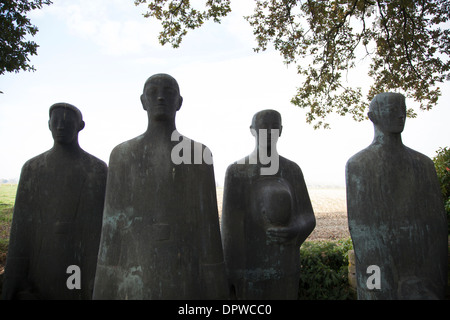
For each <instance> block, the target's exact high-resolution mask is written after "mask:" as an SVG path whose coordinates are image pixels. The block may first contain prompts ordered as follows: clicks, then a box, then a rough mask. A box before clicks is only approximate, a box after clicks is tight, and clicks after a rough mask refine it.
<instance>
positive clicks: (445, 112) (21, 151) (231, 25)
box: [0, 0, 450, 186]
mask: <svg viewBox="0 0 450 320" xmlns="http://www.w3.org/2000/svg"><path fill="white" fill-rule="evenodd" d="M253 4H254V2H253V1H251V0H245V1H243V0H239V1H233V2H232V9H233V14H232V15H230V16H229V17H227V18H225V19H224V20H223V22H222V24H220V25H219V24H214V23H212V22H211V23H207V24H206V25H205V26H203V27H202V28H201V29H198V30H194V31H191V32H190V33H189V34H188V36H187V37H186V38H185V39H184V41H183V42H182V44H181V47H180V48H179V49H173V48H171V47H170V46H164V47H162V46H160V45H159V43H158V41H157V36H158V32H159V30H160V26H159V24H158V23H157V22H152V21H151V20H149V19H145V18H143V17H142V15H141V13H142V12H143V10H144V8H143V7H135V6H134V4H133V0H55V1H54V4H52V5H51V6H48V7H45V8H43V9H42V10H38V11H35V12H33V13H32V14H31V15H30V17H31V19H32V23H33V24H35V25H37V26H38V27H39V33H38V34H37V36H36V37H35V38H34V40H35V41H36V42H37V43H38V44H39V45H40V48H39V49H38V56H34V57H32V59H31V63H32V64H33V65H34V66H35V67H36V69H37V71H36V72H20V73H18V74H6V75H3V76H0V90H1V91H3V92H4V94H0V150H1V151H2V156H1V157H0V178H19V175H20V170H21V167H22V165H23V164H24V162H25V161H26V160H28V159H30V158H31V157H34V156H36V155H38V154H40V153H42V152H44V151H46V150H48V149H50V148H51V147H52V145H53V140H52V137H51V133H50V131H49V130H48V124H47V122H48V109H49V107H50V106H51V105H52V104H53V103H56V102H67V103H71V104H74V105H75V106H77V107H78V108H79V109H80V110H81V111H82V113H83V117H84V120H85V122H86V127H85V129H84V130H83V131H81V132H80V134H79V141H80V145H81V147H82V148H83V149H84V150H86V151H87V152H89V153H91V154H93V155H95V156H97V157H98V158H100V159H102V160H104V161H105V162H106V163H108V161H109V154H110V152H111V150H112V149H113V148H114V147H115V146H116V145H117V144H119V143H121V142H123V141H126V140H129V139H131V138H134V137H136V136H137V135H140V134H141V133H143V132H144V131H145V130H146V127H147V117H146V113H145V111H144V110H143V109H142V105H141V102H140V98H139V97H140V95H141V93H142V88H143V85H144V82H145V80H146V79H147V78H148V77H149V76H151V75H153V74H155V73H160V72H163V73H168V74H171V75H172V76H174V77H175V78H176V79H177V80H178V83H179V85H180V90H181V95H182V96H183V98H184V103H183V106H182V108H181V110H180V111H179V112H178V114H177V119H176V122H177V128H178V131H180V133H182V134H183V135H185V136H187V137H189V138H191V139H194V140H196V141H199V142H201V143H203V144H205V145H207V146H208V147H209V148H210V149H211V151H212V153H213V157H214V167H215V173H216V182H217V183H218V184H219V185H223V180H224V175H225V170H226V168H227V166H228V165H229V164H230V163H232V162H233V161H236V160H238V159H241V158H242V157H244V156H246V155H247V154H249V153H250V152H251V151H252V150H253V147H254V140H253V137H252V136H251V134H250V130H249V126H250V122H251V119H252V116H253V115H254V114H255V113H256V112H258V111H260V110H263V109H275V110H278V111H279V112H280V113H281V115H282V119H283V133H282V135H281V137H280V139H279V142H278V150H279V154H280V155H282V156H284V157H286V158H288V159H290V160H292V161H294V162H296V163H297V164H298V165H299V166H300V167H301V169H302V171H303V174H304V176H305V180H306V182H307V184H308V185H339V186H344V184H345V163H346V162H347V160H348V158H349V157H351V156H352V155H353V154H355V153H356V152H358V151H359V150H361V149H363V148H365V147H366V146H368V145H369V144H370V143H371V141H372V138H373V126H372V124H371V123H370V122H369V121H364V122H361V123H357V122H354V121H353V120H351V119H350V117H348V118H343V117H338V116H336V117H332V118H330V119H329V121H330V123H331V127H332V129H331V130H313V128H312V125H309V124H307V123H306V122H305V114H306V111H305V110H301V109H299V108H297V107H295V106H293V105H291V104H290V99H291V98H292V97H293V96H294V94H295V91H296V88H297V87H299V86H300V85H301V81H300V80H299V77H298V75H297V74H296V70H295V66H290V67H286V66H285V65H284V64H283V61H282V58H281V57H280V55H279V54H278V53H277V52H275V51H273V50H268V51H267V52H264V53H254V52H253V49H252V48H253V47H254V46H255V41H254V38H253V35H252V29H251V27H250V26H249V25H248V24H247V22H246V21H245V20H244V19H243V18H242V16H243V15H246V14H250V13H251V12H252V8H253ZM365 74H366V72H365V70H364V69H363V68H361V69H359V70H356V71H352V72H351V73H350V74H349V81H350V82H351V83H352V84H355V85H362V86H364V85H365V84H366V83H368V82H367V81H368V78H367V77H366V76H365ZM441 88H442V92H443V95H442V97H441V99H440V101H439V104H438V105H437V106H436V107H435V108H434V109H433V110H432V111H430V112H419V117H418V118H417V119H407V122H406V127H405V131H404V132H403V142H404V143H405V145H407V146H409V147H411V148H413V149H415V150H417V151H419V152H422V153H424V154H426V155H427V156H429V157H433V156H434V155H435V152H436V150H437V149H439V147H445V146H449V145H450V141H449V138H450V134H449V133H450V126H449V119H450V106H449V104H450V85H449V83H446V84H445V85H443V86H442V87H441ZM413 103H414V102H413V101H409V100H407V105H408V106H413Z"/></svg>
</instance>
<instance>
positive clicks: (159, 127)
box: [94, 74, 228, 300]
mask: <svg viewBox="0 0 450 320" xmlns="http://www.w3.org/2000/svg"><path fill="white" fill-rule="evenodd" d="M141 101H142V105H143V107H144V109H145V110H146V111H147V116H148V128H147V131H146V132H145V133H143V134H142V135H140V136H138V137H136V138H134V139H131V140H129V141H126V142H124V143H122V144H120V145H118V146H117V147H115V148H114V150H113V151H112V153H111V156H110V162H109V171H108V183H107V187H106V201H105V210H104V217H103V231H102V239H101V245H100V250H99V262H98V267H97V275H96V281H95V289H94V299H139V300H140V299H224V298H226V297H227V296H228V292H227V291H226V290H227V289H226V278H225V265H224V261H223V251H222V243H221V238H220V229H219V217H218V210H217V198H216V189H215V180H214V170H213V165H212V164H211V163H210V160H211V159H210V157H209V158H208V161H198V160H199V159H198V157H197V156H198V152H197V151H198V150H200V154H201V155H202V156H203V155H207V154H210V153H209V150H208V149H207V148H206V147H205V146H204V145H202V144H200V143H198V142H194V141H192V140H190V139H188V138H186V137H184V136H182V135H181V134H179V133H178V131H177V130H176V126H175V116H176V113H177V111H178V110H179V109H180V107H181V105H182V101H183V99H182V97H181V95H180V89H179V86H178V84H177V81H176V80H175V79H174V78H173V77H171V76H169V75H167V74H156V75H153V76H151V77H150V78H149V79H148V80H147V81H146V83H145V85H144V90H143V94H142V96H141ZM180 139H181V140H180ZM186 145H187V146H188V148H184V150H181V149H183V148H181V149H180V148H179V147H180V146H186ZM188 151H189V152H188ZM186 152H188V153H187V154H186ZM186 155H187V157H186ZM185 160H186V161H185ZM191 160H192V161H191ZM194 160H196V161H194ZM200 160H203V159H200ZM205 160H206V159H205Z"/></svg>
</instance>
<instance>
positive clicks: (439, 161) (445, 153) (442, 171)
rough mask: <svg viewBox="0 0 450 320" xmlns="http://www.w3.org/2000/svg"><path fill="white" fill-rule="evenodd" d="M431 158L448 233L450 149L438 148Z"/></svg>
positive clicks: (449, 217)
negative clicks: (439, 186) (437, 180)
mask: <svg viewBox="0 0 450 320" xmlns="http://www.w3.org/2000/svg"><path fill="white" fill-rule="evenodd" d="M436 153H437V155H436V156H435V157H434V158H433V162H434V167H435V168H436V173H437V176H438V179H439V183H440V185H441V191H442V198H443V200H444V207H445V211H446V212H447V223H448V233H449V234H450V149H449V148H448V147H445V148H439V150H438V151H436Z"/></svg>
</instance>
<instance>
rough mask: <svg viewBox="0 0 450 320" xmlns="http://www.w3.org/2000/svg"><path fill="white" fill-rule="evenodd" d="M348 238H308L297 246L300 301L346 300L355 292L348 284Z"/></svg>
mask: <svg viewBox="0 0 450 320" xmlns="http://www.w3.org/2000/svg"><path fill="white" fill-rule="evenodd" d="M352 248H353V246H352V242H351V239H350V238H348V239H345V240H338V241H307V242H305V243H303V245H302V247H301V249H300V264H301V272H300V284H299V286H300V287H299V299H300V300H348V299H354V298H355V296H354V292H353V291H352V290H351V288H350V286H349V283H348V251H349V250H351V249H352Z"/></svg>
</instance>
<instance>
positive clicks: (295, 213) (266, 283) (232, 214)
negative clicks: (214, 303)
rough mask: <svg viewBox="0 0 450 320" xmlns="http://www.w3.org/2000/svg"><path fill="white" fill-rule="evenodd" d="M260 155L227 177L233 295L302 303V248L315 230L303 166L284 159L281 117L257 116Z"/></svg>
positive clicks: (224, 227) (225, 229)
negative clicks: (279, 145) (280, 151)
mask: <svg viewBox="0 0 450 320" xmlns="http://www.w3.org/2000/svg"><path fill="white" fill-rule="evenodd" d="M250 129H251V132H252V134H253V136H254V137H255V142H256V147H255V149H254V151H253V152H252V153H251V154H250V155H249V156H247V157H245V158H244V159H241V160H239V161H237V162H235V163H233V164H231V165H230V166H229V167H228V169H227V172H226V176H225V186H224V196H223V211H222V219H221V231H222V242H223V246H224V254H225V262H226V265H227V272H228V278H229V286H230V291H231V292H232V296H233V297H234V298H236V299H255V300H259V299H283V300H285V299H297V298H298V287H299V278H300V251H299V248H300V246H301V244H302V243H303V242H304V241H305V239H306V238H307V237H308V235H309V234H310V233H311V232H312V231H313V229H314V227H315V223H316V222H315V217H314V212H313V209H312V205H311V201H310V198H309V195H308V190H307V188H306V184H305V180H304V178H303V173H302V171H301V169H300V167H299V166H298V165H297V164H296V163H294V162H292V161H290V160H288V159H286V158H284V157H281V156H279V155H278V151H277V147H276V143H277V141H278V137H279V136H280V135H281V131H282V125H281V115H280V114H279V113H278V112H277V111H275V110H263V111H260V112H258V113H256V114H255V115H254V117H253V120H252V125H251V127H250Z"/></svg>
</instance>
